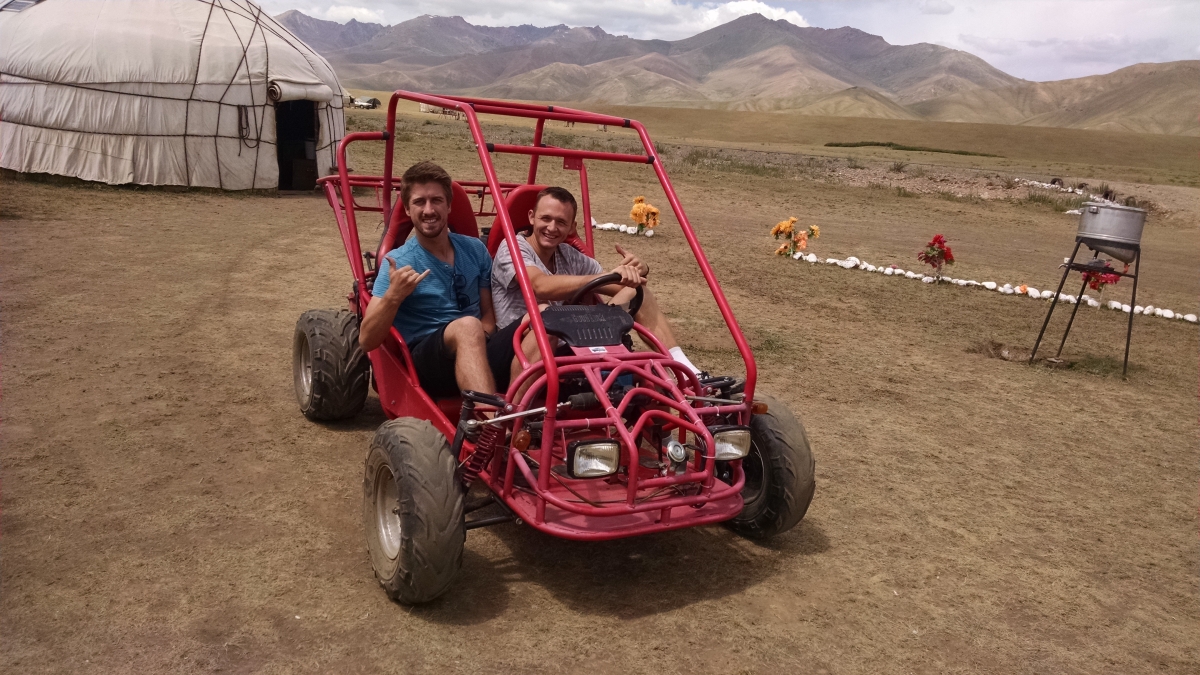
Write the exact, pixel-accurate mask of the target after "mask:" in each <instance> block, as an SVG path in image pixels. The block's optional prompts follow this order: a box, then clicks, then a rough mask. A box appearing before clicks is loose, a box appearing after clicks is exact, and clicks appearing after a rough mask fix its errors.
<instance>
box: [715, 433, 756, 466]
mask: <svg viewBox="0 0 1200 675" xmlns="http://www.w3.org/2000/svg"><path fill="white" fill-rule="evenodd" d="M708 430H709V431H710V432H711V433H712V435H713V442H714V443H716V446H717V451H716V453H715V454H716V459H717V461H718V462H729V461H732V460H735V459H741V458H743V457H745V456H746V455H748V454H750V427H736V426H720V427H709V428H708Z"/></svg>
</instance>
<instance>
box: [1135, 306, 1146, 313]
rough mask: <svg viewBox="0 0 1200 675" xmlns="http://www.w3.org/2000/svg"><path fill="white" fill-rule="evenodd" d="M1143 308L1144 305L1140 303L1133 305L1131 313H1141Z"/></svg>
mask: <svg viewBox="0 0 1200 675" xmlns="http://www.w3.org/2000/svg"><path fill="white" fill-rule="evenodd" d="M1143 309H1145V307H1142V306H1141V305H1135V306H1134V308H1133V313H1134V314H1135V315H1137V314H1141V313H1142V310H1143Z"/></svg>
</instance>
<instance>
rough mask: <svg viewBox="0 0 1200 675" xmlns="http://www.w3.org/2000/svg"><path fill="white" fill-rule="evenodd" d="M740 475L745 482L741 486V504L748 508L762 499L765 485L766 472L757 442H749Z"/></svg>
mask: <svg viewBox="0 0 1200 675" xmlns="http://www.w3.org/2000/svg"><path fill="white" fill-rule="evenodd" d="M742 473H744V474H745V475H746V482H745V483H744V484H743V485H742V502H743V503H744V504H746V505H747V506H749V505H751V504H753V503H754V502H756V501H758V500H759V498H761V497H762V495H763V492H764V491H765V489H766V483H767V481H766V474H767V471H766V467H765V466H764V464H763V456H762V451H760V450H759V449H758V442H757V441H754V440H751V441H750V454H748V455H746V457H745V459H743V460H742Z"/></svg>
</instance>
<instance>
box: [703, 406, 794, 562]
mask: <svg viewBox="0 0 1200 675" xmlns="http://www.w3.org/2000/svg"><path fill="white" fill-rule="evenodd" d="M755 400H756V401H761V402H763V403H766V404H767V412H766V413H764V414H762V415H754V416H752V417H751V418H750V440H751V445H750V454H749V455H747V456H746V458H745V459H743V460H742V470H743V471H744V472H745V474H746V483H745V486H744V487H743V488H742V499H743V500H744V501H745V505H744V506H743V507H742V512H741V513H739V514H738V515H737V516H736V517H734V518H733V519H732V520H729V521H726V522H725V525H726V526H727V527H729V529H731V530H733V531H734V532H737V533H738V534H740V535H742V536H743V537H748V538H750V539H766V538H769V537H773V536H775V535H777V534H782V533H783V532H787V531H788V530H790V529H792V528H793V527H795V526H796V523H799V522H800V520H801V519H802V518H804V514H805V513H807V512H808V505H809V504H810V503H811V502H812V498H813V493H814V492H815V491H816V487H817V484H816V477H815V475H814V473H815V470H816V462H815V461H814V460H813V456H812V450H811V449H810V448H809V445H808V435H807V434H806V433H805V432H804V425H803V424H801V423H800V420H799V419H797V418H796V416H795V415H793V414H792V412H791V411H790V410H788V408H787V406H785V405H784V404H783V403H782V402H780V401H779V400H777V399H775V398H773V397H771V396H758V397H756V398H755Z"/></svg>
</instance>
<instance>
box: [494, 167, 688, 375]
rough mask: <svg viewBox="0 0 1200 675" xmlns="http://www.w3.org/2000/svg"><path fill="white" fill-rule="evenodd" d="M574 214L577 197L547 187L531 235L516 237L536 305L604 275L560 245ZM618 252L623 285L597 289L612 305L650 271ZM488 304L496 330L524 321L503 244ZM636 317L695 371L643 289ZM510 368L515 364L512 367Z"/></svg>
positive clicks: (532, 216)
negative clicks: (493, 317) (494, 320)
mask: <svg viewBox="0 0 1200 675" xmlns="http://www.w3.org/2000/svg"><path fill="white" fill-rule="evenodd" d="M576 210H577V207H576V203H575V197H574V196H573V195H572V194H571V193H570V192H569V191H567V190H565V189H563V188H560V187H550V188H546V189H545V190H542V191H541V192H540V193H538V199H537V203H536V204H535V206H534V209H533V210H532V211H530V212H529V221H530V222H531V223H532V224H533V232H532V233H530V234H529V236H527V237H523V236H520V235H518V236H517V245H518V248H520V253H521V262H522V263H523V264H524V265H525V271H526V273H527V274H528V275H529V283H530V285H532V286H533V292H534V295H535V296H537V300H538V302H539V303H553V304H559V303H561V302H562V301H563V300H566V299H568V298H570V297H571V296H572V295H574V294H575V292H576V291H578V290H579V289H580V288H583V286H584V284H587V283H588V282H589V281H591V280H592V279H595V278H596V277H598V276H600V275H602V274H604V273H605V272H604V268H603V267H601V266H600V263H598V262H596V260H595V259H593V258H590V257H588V256H587V255H584V254H583V253H580V252H579V251H577V250H576V249H575V248H574V247H573V246H571V245H570V244H567V243H564V241H565V240H566V238H567V237H568V236H569V235H570V234H571V232H573V231H574V229H575V214H576ZM616 248H617V253H619V254H620V255H621V257H622V260H621V263H620V264H619V265H617V266H616V267H614V268H613V269H612V270H610V271H611V272H615V273H617V274H620V275H621V281H619V282H617V283H613V284H609V285H607V286H601V287H600V288H599V289H597V290H598V292H599V293H601V294H603V295H607V296H610V297H612V302H613V303H615V304H624V303H627V302H628V301H629V300H630V299H632V298H633V294H634V289H636V288H637V287H639V286H644V285H645V284H646V276H647V275H648V274H649V273H650V267H649V266H648V265H646V264H645V263H643V262H642V261H641V260H639V259H638V258H637V256H634V255H632V254H630V253H628V252H626V251H625V250H624V249H622V248H621V247H620V246H617V247H616ZM492 301H493V303H494V304H495V308H496V325H497V326H498V327H500V328H504V327H506V326H508V325H509V324H511V323H512V322H514V321H520V320H522V319H523V318H524V317H525V314H526V312H527V311H528V309H527V308H526V307H525V299H524V298H523V297H522V296H521V288H520V285H519V284H518V281H517V273H516V270H515V269H514V268H513V261H512V256H511V255H510V253H509V250H508V246H507V245H502V246H501V247H500V248H499V249H498V250H497V251H496V257H495V260H494V261H493V262H492ZM634 318H635V319H636V320H637V322H638V323H640V324H641V325H643V326H645V327H646V329H647V330H649V331H650V332H651V333H653V334H654V336H655V337H657V338H658V339H659V341H660V342H662V344H663V346H664V347H666V348H667V350H668V351H669V352H670V354H671V356H672V357H673V358H674V359H675V360H676V361H679V362H680V363H682V364H684V365H685V366H687V367H688V368H691V369H692V370H693V371H694V372H699V369H698V368H696V367H695V366H694V365H692V362H691V361H689V360H688V358H687V356H685V355H684V353H683V350H682V349H681V348H680V347H679V343H678V342H676V341H675V335H674V333H673V332H672V331H671V326H670V325H669V324H668V323H667V319H666V317H665V316H664V315H663V313H662V311H661V310H660V309H659V307H658V302H657V301H656V300H655V298H654V296H653V294H651V293H650V289H648V288H647V289H645V291H644V295H643V299H642V306H641V309H639V310H638V313H637V315H636V316H635V317H634ZM525 343H526V344H525V352H526V354H527V355H529V357H530V358H537V347H536V345H534V344H533V341H532V340H531V339H530V338H529V337H527V338H526V340H525ZM513 367H514V369H516V368H517V367H518V366H517V365H516V364H515V363H514V366H513Z"/></svg>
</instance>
